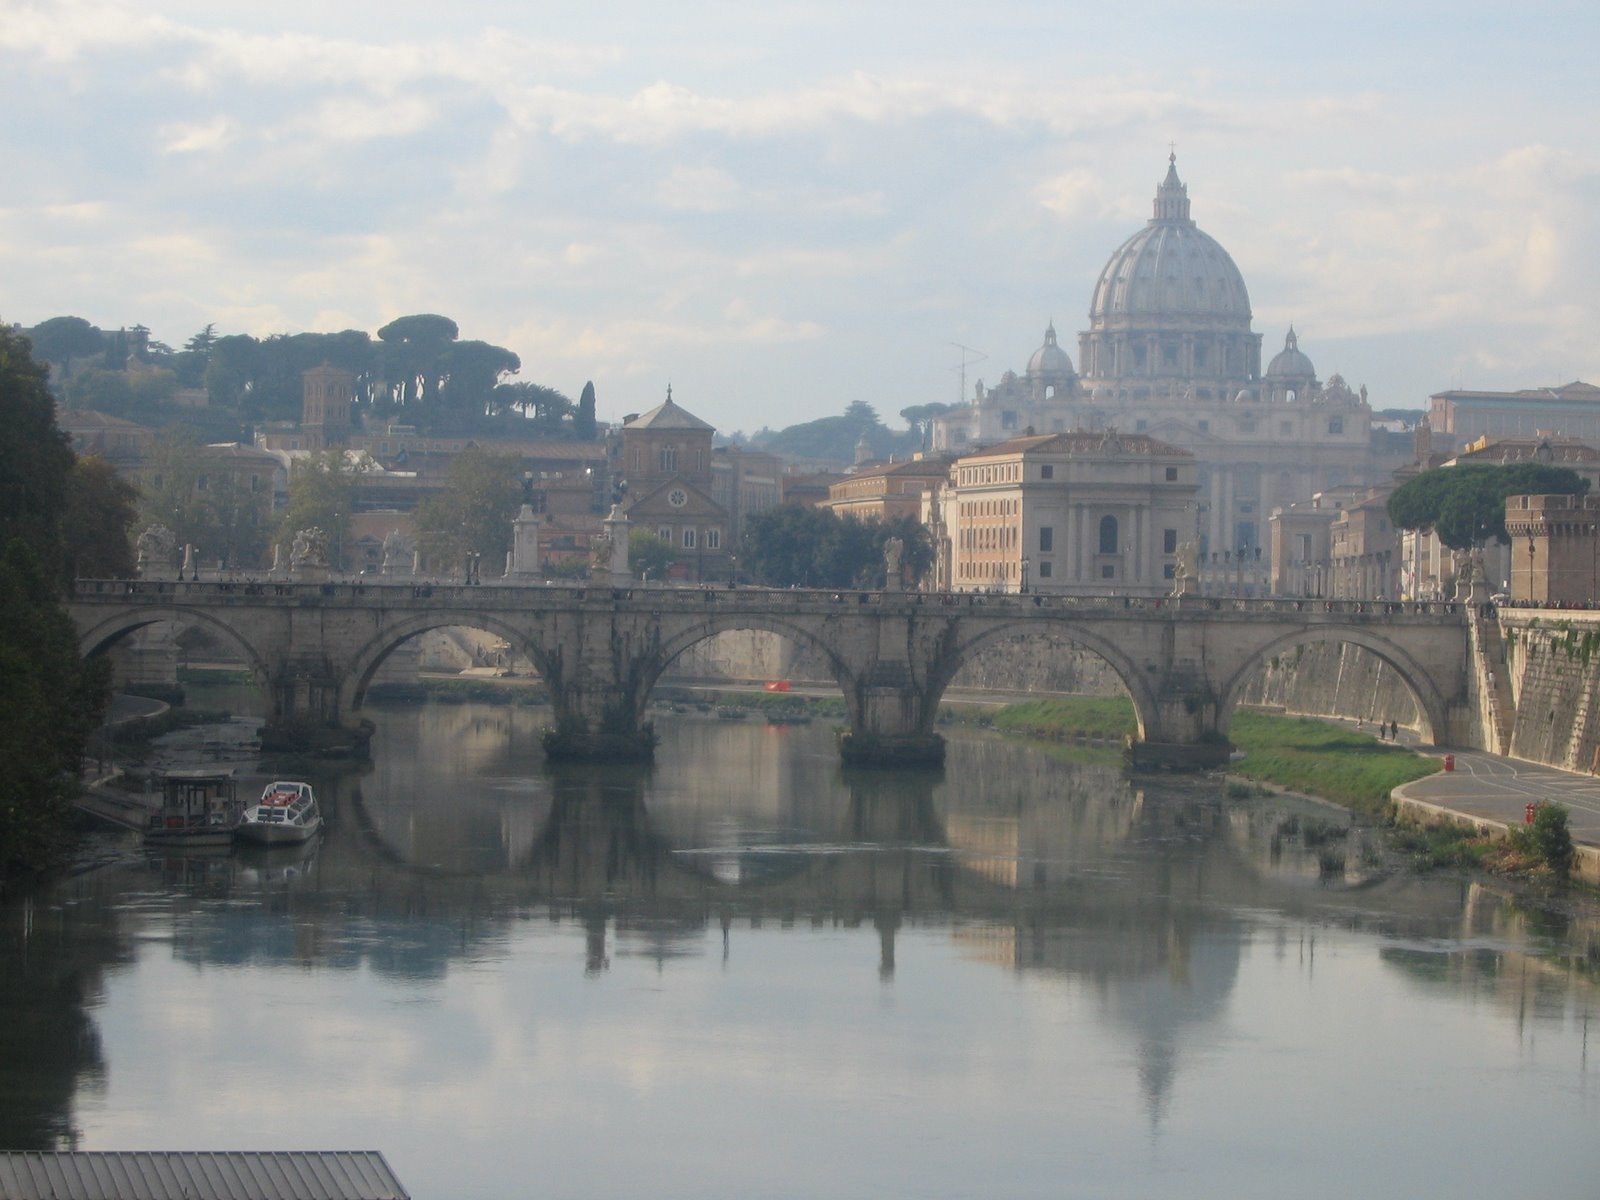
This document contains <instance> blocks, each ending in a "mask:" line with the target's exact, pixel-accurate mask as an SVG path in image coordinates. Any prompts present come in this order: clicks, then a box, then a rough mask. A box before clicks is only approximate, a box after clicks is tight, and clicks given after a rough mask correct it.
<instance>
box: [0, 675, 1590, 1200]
mask: <svg viewBox="0 0 1600 1200" xmlns="http://www.w3.org/2000/svg"><path fill="white" fill-rule="evenodd" d="M369 715H373V716H374V717H375V719H376V721H377V724H378V732H377V734H376V736H375V738H374V742H373V755H374V758H373V763H372V765H371V768H370V769H368V770H364V771H362V772H359V773H347V774H335V773H332V772H327V773H318V774H315V775H313V776H312V778H313V782H315V784H316V786H317V788H318V793H319V796H320V797H321V798H322V799H323V802H324V806H325V809H326V812H327V815H328V829H327V831H326V833H325V834H324V835H323V837H322V838H321V839H320V840H319V842H318V843H317V844H316V845H314V846H313V847H312V848H310V849H309V850H306V851H272V852H256V853H246V852H243V851H236V852H233V853H224V854H215V855H210V856H205V855H200V854H190V855H187V856H180V855H166V856H163V855H161V854H156V853H146V852H144V851H143V850H142V849H141V848H139V847H138V846H137V844H135V843H130V842H128V841H125V840H120V839H116V838H111V837H107V838H105V839H103V840H102V841H101V842H99V843H98V844H97V854H98V859H99V863H98V865H97V866H95V867H94V868H93V869H86V870H83V871H81V872H79V873H77V874H75V875H73V876H71V877H70V878H66V879H64V880H62V881H60V882H59V883H57V884H55V885H53V886H51V887H49V888H48V889H46V890H44V891H42V892H39V893H37V894H35V895H33V896H32V897H29V898H26V899H22V900H18V901H16V902H13V903H11V904H9V905H8V906H6V907H5V908H4V909H3V910H0V914H3V926H0V934H3V939H4V940H3V943H0V955H3V963H0V979H3V983H0V1049H3V1054H0V1145H3V1146H5V1147H7V1148H68V1147H73V1148H79V1149H96V1150H98V1149H259V1150H269V1149H377V1150H381V1151H382V1152H383V1153H384V1154H385V1155H386V1157H387V1158H388V1160H389V1162H390V1164H391V1166H392V1167H393V1168H394V1169H395V1171H396V1173H397V1174H398V1175H399V1177H400V1179H401V1180H402V1181H403V1182H404V1183H405V1184H406V1186H407V1187H408V1189H409V1191H410V1193H411V1194H412V1195H413V1196H414V1197H417V1198H419V1200H424V1198H428V1197H446V1196H448V1197H451V1198H452V1200H463V1198H477V1197H485V1198H487V1197H496V1198H499V1197H524V1196H540V1197H615V1196H621V1195H634V1196H649V1197H654V1198H660V1200H671V1198H677V1197H707V1196H719V1197H720V1196H726V1197H807V1198H812V1197H818V1196H828V1197H832V1198H836V1200H838V1198H856V1197H860V1198H862V1200H866V1198H885V1197H889V1198H898V1197H918V1198H923V1197H951V1198H954V1197H978V1196H982V1197H1001V1198H1007V1197H1046V1196H1048V1197H1111V1196H1140V1197H1169V1196H1170V1197H1180V1196H1181V1197H1186V1198H1188V1197H1196V1196H1207V1197H1211V1196H1215V1197H1274V1198H1276V1197H1280V1196H1283V1195H1285V1194H1289V1195H1294V1196H1296V1197H1297V1198H1300V1200H1305V1198H1316V1197H1339V1198H1341V1200H1344V1198H1346V1197H1349V1196H1352V1195H1355V1196H1384V1197H1391V1196H1393V1197H1411V1196H1418V1197H1420V1196H1430V1197H1431V1196H1492V1195H1525V1194H1526V1195H1538V1196H1540V1197H1542V1198H1546V1200H1550V1198H1558V1197H1572V1198H1574V1200H1577V1198H1580V1197H1582V1198H1585V1200H1587V1198H1590V1197H1593V1196H1595V1195H1596V1194H1600V1139H1597V1138H1596V1137H1595V1132H1596V1130H1597V1129H1600V1064H1597V1063H1596V1061H1595V1060H1594V1059H1592V1058H1591V1057H1590V1054H1591V1050H1590V1047H1589V1045H1588V1041H1589V1036H1590V1026H1591V1024H1592V1023H1593V1018H1594V1017H1595V1016H1596V1015H1597V1013H1600V1002H1597V1001H1600V996H1597V990H1596V980H1597V978H1600V965H1597V959H1600V956H1597V951H1596V946H1597V944H1600V935H1597V933H1596V928H1595V923H1594V922H1593V921H1589V920H1584V919H1579V918H1573V917H1556V916H1550V915H1548V914H1544V913H1541V912H1540V911H1538V910H1536V909H1529V908H1526V907H1523V906H1519V905H1517V904H1514V903H1511V902H1509V901H1508V900H1506V899H1505V898H1503V897H1502V896H1500V895H1498V894H1496V893H1495V892H1493V891H1491V890H1488V889H1485V888H1483V887H1480V886H1476V885H1473V884H1470V883H1467V882H1464V881H1462V880H1460V879H1455V878H1445V877H1438V878H1419V877H1414V876H1411V875H1409V874H1406V873H1404V872H1396V871H1394V870H1392V869H1389V868H1387V867H1385V866H1384V865H1383V863H1382V860H1381V858H1380V856H1379V855H1378V854H1377V853H1376V848H1375V846H1374V844H1373V842H1372V840H1371V838H1370V837H1369V835H1367V834H1366V833H1363V832H1362V831H1355V832H1354V833H1351V832H1349V831H1347V830H1346V829H1345V828H1344V826H1345V822H1344V820H1343V818H1342V815H1341V814H1339V813H1337V812H1335V811H1333V810H1328V809H1323V808H1319V807H1316V806H1312V805H1309V804H1305V803H1303V802H1291V801H1286V800H1276V799H1263V798H1243V797H1237V796H1230V795H1229V794H1228V793H1227V791H1226V790H1225V789H1224V788H1223V786H1222V784H1221V783H1220V782H1217V781H1187V782H1183V781H1162V780H1135V781H1130V780H1129V779H1128V778H1126V777H1125V776H1123V775H1122V774H1121V772H1120V770H1119V769H1118V768H1117V766H1116V764H1115V762H1113V761H1110V760H1109V759H1108V760H1107V761H1103V762H1102V761H1095V760H1093V759H1092V758H1091V759H1090V760H1088V761H1074V760H1072V759H1071V756H1069V755H1066V754H1064V753H1062V752H1059V751H1054V750H1052V749H1051V748H1049V747H1044V746H1038V745H1028V744H1020V743H1017V742H1012V741H1006V740H1002V739H1000V738H998V737H994V736H990V735H985V734H980V733H976V732H973V733H967V732H959V731H958V732H952V734H951V744H950V752H949V760H948V763H947V765H946V767H945V769H944V770H943V771H942V772H938V773H922V772H911V773H898V774H896V773H878V772H854V771H846V770H843V769H842V768H841V767H840V765H839V763H838V759H837V756H836V754H835V752H834V749H833V745H832V732H831V730H830V729H829V728H827V726H826V723H825V722H821V721H819V722H817V723H815V724H812V725H806V726H786V727H771V726H767V725H766V724H764V723H758V721H756V720H748V721H731V720H718V719H716V718H714V717H711V716H707V715H701V714H695V713H687V714H672V715H662V716H660V717H658V719H657V726H658V729H659V731H660V733H661V735H662V742H661V746H660V749H659V752H658V757H657V762H656V765H655V766H654V767H653V768H651V769H632V768H625V767H597V768H590V769H579V768H566V769H562V770H553V769H551V768H549V767H547V766H546V764H545V763H544V761H543V756H542V754H541V752H540V750H539V742H538V729H539V726H540V724H541V723H542V722H543V721H544V720H545V719H546V714H545V713H543V712H541V711H540V710H538V709H522V708H512V707H490V706H482V705H460V706H443V705H432V706H425V707H422V708H410V709H408V708H393V709H380V710H378V711H376V712H375V713H372V714H369ZM243 773H244V774H245V776H246V784H245V788H246V790H248V789H249V787H250V786H251V784H254V786H256V787H259V786H260V784H261V783H262V782H263V781H264V779H265V778H266V776H265V775H264V774H263V772H262V770H261V768H260V764H257V763H246V764H245V766H244V772H243ZM1597 1032H1600V1030H1597Z"/></svg>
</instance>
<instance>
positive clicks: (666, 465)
mask: <svg viewBox="0 0 1600 1200" xmlns="http://www.w3.org/2000/svg"><path fill="white" fill-rule="evenodd" d="M656 454H657V458H658V459H659V461H660V464H661V471H662V473H663V474H671V473H672V472H673V471H676V470H677V469H678V448H677V447H676V446H663V447H661V449H660V450H658V451H657V452H656Z"/></svg>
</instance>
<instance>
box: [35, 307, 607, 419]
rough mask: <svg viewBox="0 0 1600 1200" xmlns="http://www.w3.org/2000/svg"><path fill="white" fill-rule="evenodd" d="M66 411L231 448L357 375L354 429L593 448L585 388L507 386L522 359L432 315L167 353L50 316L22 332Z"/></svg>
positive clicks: (212, 330) (218, 338)
mask: <svg viewBox="0 0 1600 1200" xmlns="http://www.w3.org/2000/svg"><path fill="white" fill-rule="evenodd" d="M23 332H24V333H25V334H26V335H27V336H28V338H29V340H30V341H31V342H32V344H33V347H34V356H35V358H36V360H40V361H42V362H44V363H46V364H48V365H49V367H50V387H51V388H52V390H53V391H54V392H55V393H56V395H57V396H58V397H59V399H60V400H61V402H62V403H63V404H64V405H66V406H67V407H68V408H72V409H79V410H92V411H95V412H103V413H108V414H110V415H112V416H117V417H122V418H124V419H126V420H130V421H135V422H138V423H139V424H142V425H148V426H154V427H160V426H170V425H183V426H186V427H188V428H190V429H191V430H192V431H193V432H194V434H195V436H196V437H197V438H198V439H199V440H201V441H232V440H236V439H239V438H240V436H241V433H242V431H244V430H247V429H250V428H253V427H254V426H257V425H260V424H263V423H266V422H272V421H294V420H298V419H299V417H300V413H301V403H302V385H301V376H302V374H303V373H304V372H305V371H307V370H309V369H311V368H312V367H316V366H321V365H322V364H324V363H326V364H329V365H331V366H335V367H340V368H342V369H344V370H347V371H349V372H351V373H352V374H353V375H354V376H355V395H356V404H355V409H354V414H353V415H354V417H355V419H356V420H357V421H358V422H365V421H368V420H371V421H375V422H383V423H388V422H396V423H400V424H406V425H412V426H415V427H416V428H417V429H418V430H419V431H420V432H422V433H427V434H439V435H444V436H479V437H490V438H492V437H495V436H497V435H498V436H515V437H529V436H533V437H542V438H551V439H564V438H575V439H581V440H592V439H593V438H594V437H595V436H596V432H597V427H596V423H595V420H594V385H593V384H592V383H591V384H588V385H587V386H586V387H585V388H584V393H583V396H582V397H581V398H580V399H579V400H578V401H577V402H574V401H573V400H572V399H571V398H570V397H569V396H567V395H566V394H565V393H563V392H562V391H560V390H559V389H557V388H554V387H550V386H547V385H544V384H539V383H533V382H528V381H522V380H513V379H512V377H513V376H515V375H518V374H519V373H520V372H521V370H522V360H521V359H520V358H519V357H518V356H517V355H516V354H515V353H513V352H512V351H510V350H507V349H506V348H505V347H503V346H496V345H494V344H492V343H490V342H485V341H479V340H475V339H472V338H462V337H461V331H460V329H459V327H458V326H457V324H456V322H455V321H453V320H451V319H450V318H449V317H445V316H441V315H439V314H437V313H415V314H413V315H410V316H405V317H399V318H397V319H396V320H393V321H390V322H389V323H388V324H387V325H384V326H383V327H382V328H380V329H378V330H377V331H376V333H373V334H369V333H367V332H365V331H363V330H359V329H346V330H341V331H339V332H337V333H285V334H273V335H271V336H269V337H265V338H259V339H258V338H255V337H251V336H250V335H248V334H221V333H218V331H217V327H216V325H215V324H208V325H206V326H205V327H204V328H203V329H201V330H199V331H198V332H197V333H195V334H194V336H193V337H191V338H189V339H188V341H186V342H185V343H184V344H183V347H182V348H181V349H174V348H172V347H171V346H169V345H167V344H166V343H164V342H160V341H157V340H156V339H154V338H153V337H151V335H150V330H149V329H148V328H146V327H145V326H143V325H135V326H133V327H131V328H127V329H116V330H104V329H100V328H98V327H96V326H94V325H92V324H91V323H90V322H88V321H87V320H85V319H83V318H82V317H74V316H63V317H52V318H50V319H49V320H47V321H41V322H40V323H39V324H38V325H36V326H34V327H33V328H32V329H29V330H24V331H23Z"/></svg>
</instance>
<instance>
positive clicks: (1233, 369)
mask: <svg viewBox="0 0 1600 1200" xmlns="http://www.w3.org/2000/svg"><path fill="white" fill-rule="evenodd" d="M1078 367H1079V369H1080V370H1081V371H1082V372H1083V375H1084V379H1085V381H1086V382H1087V383H1088V385H1089V388H1090V390H1091V391H1092V392H1093V394H1094V395H1095V396H1096V398H1097V399H1103V400H1128V401H1141V400H1148V399H1150V398H1152V397H1154V396H1157V395H1161V394H1184V393H1188V394H1191V395H1193V396H1194V398H1196V399H1198V400H1212V399H1226V398H1231V397H1232V396H1233V395H1234V394H1235V393H1236V392H1238V391H1239V390H1240V389H1242V388H1245V387H1247V386H1249V385H1251V384H1253V383H1254V382H1255V381H1256V380H1257V379H1258V378H1259V376H1260V371H1261V338H1260V335H1258V334H1256V333H1254V332H1252V331H1251V329H1250V293H1249V292H1248V291H1246V290H1245V286H1244V276H1243V275H1241V274H1240V273H1239V268H1238V266H1237V265H1236V264H1235V263H1234V261H1233V258H1232V257H1231V256H1230V255H1229V254H1228V252H1227V251H1226V250H1224V249H1223V248H1222V246H1221V245H1220V244H1218V242H1217V240H1216V239H1215V238H1213V237H1212V236H1211V235H1210V234H1208V233H1206V232H1204V231H1203V230H1202V229H1201V228H1200V227H1199V226H1198V225H1196V224H1195V223H1194V221H1193V220H1192V219H1191V218H1190V216H1189V189H1188V186H1187V185H1186V184H1184V182H1183V181H1182V180H1181V179H1179V178H1178V161H1177V156H1176V155H1172V156H1169V158H1168V159H1167V177H1166V178H1165V179H1163V180H1162V181H1161V183H1160V184H1159V185H1158V186H1157V188H1156V199H1155V213H1154V215H1153V216H1152V217H1151V218H1150V221H1149V223H1148V224H1146V225H1145V227H1144V228H1143V229H1141V230H1139V231H1138V232H1137V233H1135V234H1134V235H1133V236H1132V237H1130V238H1129V239H1128V240H1127V241H1125V242H1123V243H1122V245H1120V246H1118V247H1117V249H1116V250H1115V251H1114V252H1113V253H1112V255H1111V258H1110V260H1109V261H1107V263H1106V265H1105V269H1104V270H1103V271H1101V272H1100V278H1099V280H1098V281H1097V282H1096V283H1095V287H1094V296H1093V298H1092V299H1091V301H1090V303H1089V328H1088V329H1087V330H1085V331H1084V332H1083V333H1082V334H1080V335H1079V338H1078Z"/></svg>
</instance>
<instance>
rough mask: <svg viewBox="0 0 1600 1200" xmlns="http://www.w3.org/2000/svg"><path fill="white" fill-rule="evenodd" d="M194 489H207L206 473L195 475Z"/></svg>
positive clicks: (198, 490) (199, 490)
mask: <svg viewBox="0 0 1600 1200" xmlns="http://www.w3.org/2000/svg"><path fill="white" fill-rule="evenodd" d="M194 490H195V491H197V492H203V491H205V490H206V477H205V476H204V475H197V476H195V480H194Z"/></svg>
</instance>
